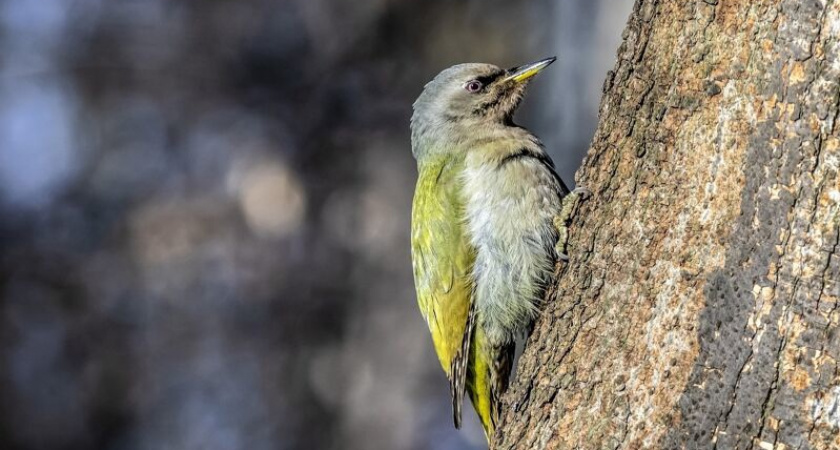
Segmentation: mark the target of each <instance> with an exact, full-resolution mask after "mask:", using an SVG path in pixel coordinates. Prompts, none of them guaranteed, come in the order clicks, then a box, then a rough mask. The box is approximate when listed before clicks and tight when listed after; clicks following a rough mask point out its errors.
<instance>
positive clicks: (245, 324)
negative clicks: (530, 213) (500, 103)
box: [0, 0, 631, 450]
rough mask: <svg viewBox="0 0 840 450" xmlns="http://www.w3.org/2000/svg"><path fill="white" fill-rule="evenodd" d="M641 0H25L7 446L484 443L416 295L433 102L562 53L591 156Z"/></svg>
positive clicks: (3, 139) (5, 338) (3, 272)
mask: <svg viewBox="0 0 840 450" xmlns="http://www.w3.org/2000/svg"><path fill="white" fill-rule="evenodd" d="M630 8H631V1H630V0H612V1H606V0H600V1H595V0H563V1H559V0H558V1H554V0H532V1H523V2H507V1H501V0H494V1H478V0H471V1H451V0H367V1H352V2H351V1H340V0H236V1H234V0H230V1H222V0H205V1H200V2H198V1H195V2H187V1H163V0H0V448H2V449H120V450H123V449H126V450H134V449H173V450H175V449H178V450H192V449H210V450H215V449H220V450H221V449H249V450H262V449H374V450H375V449H471V448H482V447H484V446H485V445H486V444H485V443H484V437H483V435H482V432H481V431H480V429H479V427H478V424H477V421H476V420H475V419H474V415H473V413H472V411H471V410H469V412H467V413H466V418H467V423H466V425H465V430H463V431H462V432H457V431H455V430H454V428H453V427H452V423H451V413H450V406H449V398H448V385H447V383H446V381H445V379H444V375H443V373H442V371H441V370H440V367H439V365H438V363H437V360H436V358H435V356H434V353H433V350H432V346H431V341H430V338H429V336H428V332H427V329H426V327H425V324H424V322H423V320H422V318H421V316H420V314H419V312H418V311H417V309H416V305H415V297H414V291H413V284H412V279H411V266H410V257H409V233H408V232H409V215H410V203H411V196H412V192H413V188H414V181H415V176H416V172H415V166H414V161H413V159H412V158H411V152H410V148H409V129H408V120H409V117H410V114H411V103H412V102H413V101H414V99H415V98H416V97H417V95H418V94H419V93H420V90H421V89H422V87H423V85H424V84H425V83H426V82H427V81H428V80H430V79H431V78H432V77H433V76H434V75H435V74H436V73H437V72H439V71H440V70H442V69H444V68H446V67H448V66H450V65H453V64H456V63H460V62H468V61H470V62H492V63H495V64H498V65H501V66H513V65H517V64H520V63H524V62H529V61H532V60H536V59H539V58H543V57H546V56H550V55H558V56H559V58H560V59H559V61H558V62H557V63H556V64H555V65H554V66H552V67H551V68H550V69H549V70H547V71H546V72H545V73H544V74H542V75H541V76H540V77H538V79H537V80H536V81H535V82H534V83H533V84H532V88H531V90H530V92H529V95H528V96H527V97H526V101H525V102H524V104H523V106H522V108H521V109H520V112H519V114H518V116H517V121H518V122H519V123H520V124H522V125H525V126H527V127H528V128H530V129H532V130H533V131H534V132H535V133H536V134H537V135H538V136H540V137H541V138H542V139H543V141H544V142H545V143H546V146H547V148H548V149H550V151H551V154H552V155H553V157H554V159H555V162H556V163H557V165H558V168H559V172H560V175H561V176H562V177H563V178H564V179H565V180H567V183H568V184H570V185H571V184H573V173H574V171H575V169H576V168H577V166H578V165H579V163H580V160H581V158H582V155H583V154H584V152H585V151H586V148H587V145H588V142H589V139H590V138H591V135H592V132H593V130H594V127H595V123H596V113H597V105H598V101H599V98H600V90H601V85H602V82H603V79H604V75H605V74H606V71H607V70H608V69H609V68H611V67H612V65H613V62H614V55H615V52H616V49H617V47H618V44H619V40H620V35H621V32H622V30H623V28H624V23H625V20H626V18H627V16H628V14H629V11H630Z"/></svg>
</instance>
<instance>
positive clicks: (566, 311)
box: [494, 0, 840, 449]
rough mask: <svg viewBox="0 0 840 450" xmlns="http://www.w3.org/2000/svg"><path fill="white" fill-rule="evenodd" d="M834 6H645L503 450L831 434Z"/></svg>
mask: <svg viewBox="0 0 840 450" xmlns="http://www.w3.org/2000/svg"><path fill="white" fill-rule="evenodd" d="M838 82H840V0H756V1H734V0H700V1H678V0H660V1H657V0H643V1H638V2H637V3H636V5H635V7H634V11H633V13H632V15H631V17H630V19H629V23H628V25H627V29H626V31H625V34H624V42H623V44H622V45H621V47H620V49H619V51H618V62H617V64H616V66H615V69H614V70H613V71H611V72H610V73H609V74H608V76H607V80H606V82H605V85H604V97H603V100H602V103H601V109H600V125H599V127H598V130H597V131H596V134H595V137H594V139H593V143H592V146H591V148H590V150H589V153H588V155H587V157H586V159H585V161H584V163H583V167H582V168H581V169H580V171H579V172H578V175H577V177H578V179H577V182H578V183H577V184H578V185H580V186H586V187H588V188H589V189H591V190H592V191H593V193H594V196H593V198H592V199H590V200H589V201H588V202H586V203H584V204H583V205H582V206H581V208H580V210H579V211H578V213H577V216H576V218H575V220H574V223H573V225H572V228H571V241H570V245H571V247H570V255H571V261H570V262H569V264H568V265H565V266H563V267H559V268H558V273H559V279H558V282H557V285H556V286H555V289H554V291H553V292H552V295H550V297H551V298H550V301H549V302H548V304H547V305H546V309H545V312H544V314H543V316H542V318H541V319H540V322H539V323H538V324H537V326H536V328H535V330H534V333H533V334H532V336H531V337H530V339H529V342H528V345H527V347H526V350H525V353H524V355H523V357H522V358H521V361H520V363H519V369H518V374H517V376H516V379H515V380H514V383H513V385H512V387H511V389H510V391H509V392H508V395H507V396H506V398H505V401H506V403H507V404H506V406H505V408H504V410H505V415H504V417H503V419H502V421H503V425H502V426H501V427H500V429H499V432H498V433H497V435H496V436H495V441H494V444H495V445H494V447H495V448H498V449H508V448H524V449H544V448H551V449H566V448H585V449H590V448H592V449H604V448H609V449H616V448H621V449H637V448H668V449H670V448H688V449H691V448H702V449H706V448H718V449H752V448H756V449H799V448H801V449H838V448H840V366H838V360H840V308H838V302H840V254H838V238H840V235H838V230H840V177H838V170H840V129H838V125H837V122H838V113H840V86H838Z"/></svg>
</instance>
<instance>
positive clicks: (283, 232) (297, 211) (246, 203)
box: [237, 161, 306, 238]
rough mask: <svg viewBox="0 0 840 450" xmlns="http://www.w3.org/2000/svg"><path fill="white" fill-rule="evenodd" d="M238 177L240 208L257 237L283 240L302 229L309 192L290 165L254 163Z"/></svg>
mask: <svg viewBox="0 0 840 450" xmlns="http://www.w3.org/2000/svg"><path fill="white" fill-rule="evenodd" d="M237 178H238V183H237V196H238V201H239V206H240V208H241V210H242V214H243V216H244V217H245V221H246V222H247V223H248V226H249V227H250V228H251V230H252V231H253V232H254V233H255V234H257V235H259V236H263V237H273V238H282V237H285V236H288V235H290V234H292V233H294V232H296V231H298V230H299V229H300V227H301V226H302V225H303V219H304V214H305V212H306V192H305V191H304V189H303V186H302V185H301V183H300V181H299V180H298V178H297V176H295V174H294V173H293V172H292V171H291V169H289V167H288V166H287V165H286V164H283V163H280V162H276V161H274V162H270V163H263V164H259V165H257V164H254V165H251V166H249V167H247V168H245V169H244V170H243V172H242V173H241V177H237Z"/></svg>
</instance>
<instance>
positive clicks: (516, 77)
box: [502, 56, 557, 83]
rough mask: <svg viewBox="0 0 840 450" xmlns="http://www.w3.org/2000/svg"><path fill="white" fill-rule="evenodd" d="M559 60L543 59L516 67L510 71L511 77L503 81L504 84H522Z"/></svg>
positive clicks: (552, 58)
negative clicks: (510, 82) (509, 82)
mask: <svg viewBox="0 0 840 450" xmlns="http://www.w3.org/2000/svg"><path fill="white" fill-rule="evenodd" d="M556 60H557V57H555V56H552V57H551V58H546V59H541V60H539V61H535V62H532V63H529V64H525V65H522V66H518V67H514V68H512V69H509V70H508V73H509V75H508V76H507V77H505V79H503V80H502V81H503V82H508V81H512V82H514V83H521V82H523V81H525V80H527V79H529V78H531V77H533V76H534V75H536V74H538V73H540V72H541V71H542V70H543V69H545V68H546V67H548V66H549V65H550V64H551V63H553V62H554V61H556Z"/></svg>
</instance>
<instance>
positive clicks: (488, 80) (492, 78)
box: [475, 71, 505, 86]
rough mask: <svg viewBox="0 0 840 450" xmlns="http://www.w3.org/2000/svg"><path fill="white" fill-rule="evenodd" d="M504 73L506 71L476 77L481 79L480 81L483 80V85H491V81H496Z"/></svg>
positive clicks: (477, 79) (478, 79)
mask: <svg viewBox="0 0 840 450" xmlns="http://www.w3.org/2000/svg"><path fill="white" fill-rule="evenodd" d="M504 73H505V72H504V71H499V72H495V73H492V74H490V75H485V76H483V77H478V78H476V79H475V80H476V81H480V82H481V84H483V85H485V86H487V85H489V84H490V83H492V82H494V81H496V80H497V79H498V78H499V77H501V76H502V75H504Z"/></svg>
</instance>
